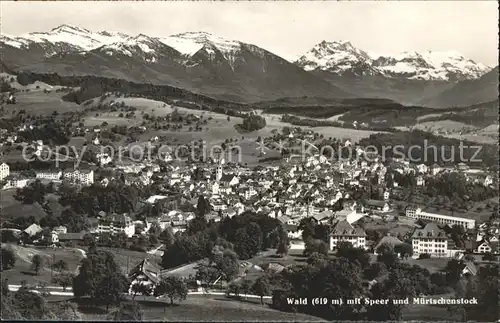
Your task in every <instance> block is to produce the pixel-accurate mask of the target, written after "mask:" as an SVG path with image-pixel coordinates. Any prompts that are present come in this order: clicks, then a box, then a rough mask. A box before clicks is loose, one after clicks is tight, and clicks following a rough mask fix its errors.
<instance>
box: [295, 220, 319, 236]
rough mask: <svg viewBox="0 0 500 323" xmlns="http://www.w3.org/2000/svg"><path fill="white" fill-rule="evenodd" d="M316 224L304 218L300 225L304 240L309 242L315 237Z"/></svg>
mask: <svg viewBox="0 0 500 323" xmlns="http://www.w3.org/2000/svg"><path fill="white" fill-rule="evenodd" d="M314 228H315V223H314V220H313V219H312V218H303V219H302V220H300V223H299V227H298V229H299V230H302V240H304V241H307V240H309V239H310V238H312V237H313V236H314V232H315V231H314Z"/></svg>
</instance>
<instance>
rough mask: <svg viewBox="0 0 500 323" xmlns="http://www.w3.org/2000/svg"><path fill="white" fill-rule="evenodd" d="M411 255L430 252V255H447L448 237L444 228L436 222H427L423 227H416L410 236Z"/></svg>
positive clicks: (416, 255)
mask: <svg viewBox="0 0 500 323" xmlns="http://www.w3.org/2000/svg"><path fill="white" fill-rule="evenodd" d="M411 242H412V246H413V257H414V258H418V256H419V255H420V254H424V253H427V254H430V255H431V256H432V257H447V256H448V252H447V251H448V239H447V237H446V233H445V232H444V230H442V229H440V228H439V227H438V226H437V224H436V223H428V224H427V225H426V226H425V227H424V228H423V229H416V230H415V231H414V232H413V235H412V236H411Z"/></svg>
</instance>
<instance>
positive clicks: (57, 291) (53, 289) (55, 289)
mask: <svg viewBox="0 0 500 323" xmlns="http://www.w3.org/2000/svg"><path fill="white" fill-rule="evenodd" d="M19 288H21V285H9V290H10V291H11V292H15V291H17V290H18V289H19ZM62 289H63V288H62V287H59V286H46V287H45V291H46V292H47V293H49V294H50V295H55V296H68V297H73V296H74V295H73V292H72V291H71V290H72V288H71V287H68V288H66V291H65V292H64V291H62ZM31 291H32V292H34V293H37V294H39V293H40V291H39V290H37V289H31ZM188 295H214V296H225V295H226V293H224V292H212V291H207V292H188ZM240 296H242V297H246V298H260V296H258V295H250V294H249V295H240ZM157 299H158V298H157ZM264 299H271V296H264Z"/></svg>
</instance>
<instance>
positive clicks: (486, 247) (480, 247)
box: [474, 239, 493, 254]
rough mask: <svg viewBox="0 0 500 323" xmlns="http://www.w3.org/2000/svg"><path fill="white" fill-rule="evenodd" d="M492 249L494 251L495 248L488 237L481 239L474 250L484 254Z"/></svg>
mask: <svg viewBox="0 0 500 323" xmlns="http://www.w3.org/2000/svg"><path fill="white" fill-rule="evenodd" d="M492 251H493V248H492V247H491V245H490V243H489V241H488V240H486V239H484V240H482V241H479V243H478V244H477V246H476V249H475V250H474V252H477V253H482V254H484V253H490V252H492Z"/></svg>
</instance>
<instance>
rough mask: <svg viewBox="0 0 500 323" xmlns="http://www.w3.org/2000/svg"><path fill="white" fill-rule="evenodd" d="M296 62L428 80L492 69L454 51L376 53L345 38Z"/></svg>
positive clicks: (471, 76)
mask: <svg viewBox="0 0 500 323" xmlns="http://www.w3.org/2000/svg"><path fill="white" fill-rule="evenodd" d="M295 63H296V64H297V65H298V66H300V67H302V68H304V69H305V70H307V71H313V70H316V71H325V72H329V73H333V74H335V75H351V76H358V77H359V76H366V75H379V76H385V77H390V78H406V79H412V80H428V81H435V80H439V81H460V80H466V79H476V78H478V77H480V76H482V75H483V74H485V73H486V72H488V71H489V70H490V68H489V67H488V66H486V65H484V64H481V63H477V62H474V61H473V60H471V59H468V58H466V57H464V56H463V55H461V54H460V53H457V52H454V51H450V52H432V51H426V52H423V53H417V52H404V53H401V54H399V55H392V56H388V55H377V54H373V53H368V52H366V51H363V50H360V49H358V48H356V47H354V46H353V45H352V44H351V43H350V42H346V41H334V42H327V41H322V42H321V43H319V44H317V45H316V46H314V47H313V48H312V49H311V50H310V51H308V52H307V53H305V54H304V55H303V56H301V57H300V58H299V59H298V60H297V61H296V62H295Z"/></svg>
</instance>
